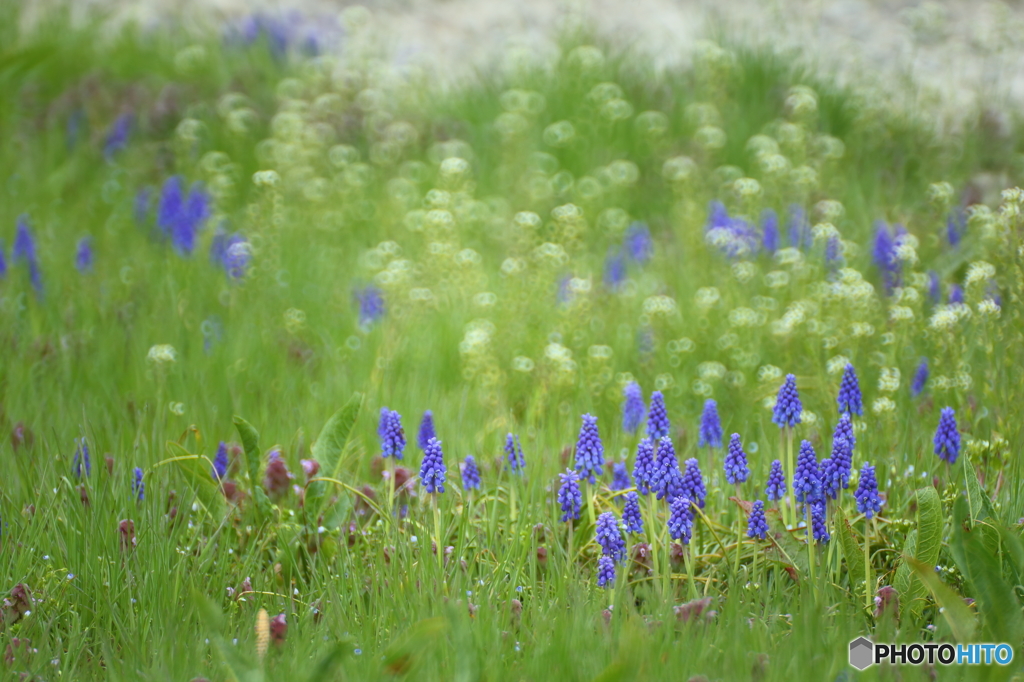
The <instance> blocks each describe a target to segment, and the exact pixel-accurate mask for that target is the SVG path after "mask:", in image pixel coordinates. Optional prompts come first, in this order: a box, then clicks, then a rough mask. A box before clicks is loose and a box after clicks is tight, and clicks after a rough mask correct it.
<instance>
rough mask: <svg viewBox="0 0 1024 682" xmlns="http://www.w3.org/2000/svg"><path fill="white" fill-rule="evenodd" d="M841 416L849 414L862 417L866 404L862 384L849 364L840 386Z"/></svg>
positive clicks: (838, 399)
mask: <svg viewBox="0 0 1024 682" xmlns="http://www.w3.org/2000/svg"><path fill="white" fill-rule="evenodd" d="M836 402H837V403H839V414H844V413H849V414H855V415H857V416H860V415H862V414H864V402H863V400H862V399H861V393H860V382H859V381H857V372H856V371H855V370H854V369H853V365H851V364H847V365H846V368H845V369H844V370H843V379H842V381H841V382H840V384H839V396H838V397H837V398H836Z"/></svg>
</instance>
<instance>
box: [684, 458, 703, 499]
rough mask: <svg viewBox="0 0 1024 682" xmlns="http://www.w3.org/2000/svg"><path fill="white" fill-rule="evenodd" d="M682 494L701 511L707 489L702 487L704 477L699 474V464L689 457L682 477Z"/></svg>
mask: <svg viewBox="0 0 1024 682" xmlns="http://www.w3.org/2000/svg"><path fill="white" fill-rule="evenodd" d="M682 494H683V495H685V496H686V497H688V498H690V500H692V501H693V503H694V504H696V505H697V506H698V507H700V508H701V509H703V508H704V500H706V499H707V496H708V489H707V487H705V485H704V476H703V475H701V473H700V463H699V462H697V459H696V458H694V457H691V458H690V459H688V460H686V468H685V469H684V470H683V476H682Z"/></svg>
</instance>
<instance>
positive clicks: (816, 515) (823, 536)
mask: <svg viewBox="0 0 1024 682" xmlns="http://www.w3.org/2000/svg"><path fill="white" fill-rule="evenodd" d="M810 511H811V537H813V538H814V541H815V542H817V543H820V544H825V543H826V542H828V541H829V540H831V539H832V536H831V535H830V534H829V532H828V524H827V523H826V521H825V500H815V501H814V502H811V509H810Z"/></svg>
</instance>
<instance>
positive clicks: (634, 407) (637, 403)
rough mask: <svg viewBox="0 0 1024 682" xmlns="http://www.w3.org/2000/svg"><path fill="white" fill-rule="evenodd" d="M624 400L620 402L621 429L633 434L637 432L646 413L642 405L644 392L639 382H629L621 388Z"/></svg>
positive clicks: (645, 408)
mask: <svg viewBox="0 0 1024 682" xmlns="http://www.w3.org/2000/svg"><path fill="white" fill-rule="evenodd" d="M623 395H624V396H625V398H626V400H625V402H623V404H622V430H623V431H625V432H626V433H629V434H633V433H636V432H637V429H639V428H640V425H641V424H642V423H643V421H644V416H646V414H647V407H646V406H645V405H644V394H643V391H642V390H641V389H640V384H638V383H636V382H635V381H632V382H630V383H629V384H627V385H626V388H625V389H623Z"/></svg>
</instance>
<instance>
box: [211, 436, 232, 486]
mask: <svg viewBox="0 0 1024 682" xmlns="http://www.w3.org/2000/svg"><path fill="white" fill-rule="evenodd" d="M212 473H213V480H215V481H222V480H224V478H225V477H226V476H227V475H228V446H227V443H225V442H224V441H221V442H220V445H218V446H217V454H216V455H214V457H213V472H212Z"/></svg>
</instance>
